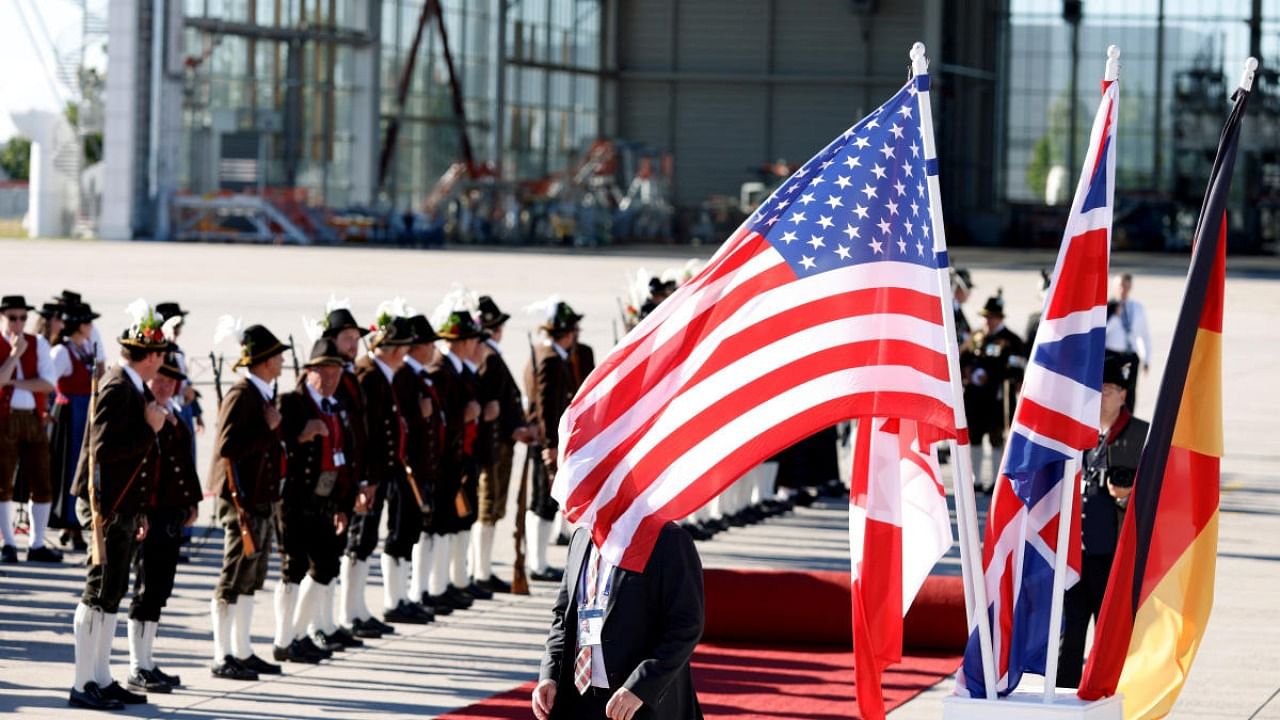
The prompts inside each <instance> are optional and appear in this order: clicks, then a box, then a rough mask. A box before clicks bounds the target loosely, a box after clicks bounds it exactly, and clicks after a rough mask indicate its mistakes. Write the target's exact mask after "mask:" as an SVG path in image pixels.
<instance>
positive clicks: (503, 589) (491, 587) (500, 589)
mask: <svg viewBox="0 0 1280 720" xmlns="http://www.w3.org/2000/svg"><path fill="white" fill-rule="evenodd" d="M476 584H477V585H479V586H480V587H482V588H484V589H485V590H488V591H489V592H491V593H494V594H497V593H509V592H511V583H509V582H506V581H505V580H503V579H502V578H500V577H498V576H497V575H490V576H489V579H488V580H481V581H479V582H477V583H476Z"/></svg>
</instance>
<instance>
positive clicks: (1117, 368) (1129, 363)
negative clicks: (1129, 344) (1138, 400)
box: [1102, 353, 1133, 388]
mask: <svg viewBox="0 0 1280 720" xmlns="http://www.w3.org/2000/svg"><path fill="white" fill-rule="evenodd" d="M1132 380H1133V357H1132V356H1128V355H1124V354H1121V353H1107V356H1106V358H1105V359H1104V360H1103V361H1102V382H1103V383H1111V384H1112V385H1119V386H1120V387H1122V388H1127V387H1129V383H1130V382H1132Z"/></svg>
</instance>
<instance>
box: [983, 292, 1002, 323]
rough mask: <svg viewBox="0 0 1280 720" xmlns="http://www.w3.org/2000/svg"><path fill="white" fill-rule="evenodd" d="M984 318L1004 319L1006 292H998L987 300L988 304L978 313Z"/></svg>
mask: <svg viewBox="0 0 1280 720" xmlns="http://www.w3.org/2000/svg"><path fill="white" fill-rule="evenodd" d="M978 314H979V315H981V316H982V317H992V316H994V317H1004V291H1003V290H999V289H997V290H996V294H995V295H992V296H991V297H989V298H987V304H986V305H983V306H982V309H981V310H979V311H978Z"/></svg>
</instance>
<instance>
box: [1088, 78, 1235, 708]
mask: <svg viewBox="0 0 1280 720" xmlns="http://www.w3.org/2000/svg"><path fill="white" fill-rule="evenodd" d="M1247 78H1249V79H1251V74H1249V75H1247ZM1243 84H1245V83H1242V85H1243ZM1248 96H1249V93H1248V90H1247V89H1245V88H1244V87H1242V88H1241V89H1239V90H1238V91H1237V92H1236V95H1235V107H1234V109H1233V110H1232V112H1231V117H1230V118H1229V119H1228V121H1227V124H1226V127H1224V128H1223V131H1222V138H1221V140H1220V141H1219V144H1218V155H1217V158H1216V159H1215V160H1214V165H1213V171H1212V173H1211V174H1210V176H1209V188H1208V191H1207V193H1206V195H1205V200H1204V205H1203V206H1202V207H1201V212H1200V221H1199V225H1198V227H1197V228H1196V235H1195V249H1194V251H1193V253H1192V257H1191V267H1190V270H1189V271H1188V273H1187V284H1186V289H1185V291H1184V293H1183V297H1182V310H1181V312H1180V314H1179V316H1178V324H1177V326H1176V328H1175V331H1174V336H1173V344H1172V346H1171V348H1170V350H1169V360H1168V365H1167V366H1166V369H1165V373H1164V378H1163V379H1162V381H1161V384H1160V393H1159V395H1158V396H1157V399H1156V410H1155V415H1154V417H1153V418H1152V422H1151V429H1150V431H1149V432H1148V434H1147V444H1146V446H1145V447H1144V448H1143V452H1142V459H1141V460H1140V461H1139V463H1138V471H1137V479H1136V480H1135V482H1134V488H1133V494H1132V496H1131V497H1130V502H1129V511H1128V512H1127V513H1126V515H1125V519H1124V526H1123V528H1122V529H1121V532H1120V542H1119V544H1118V545H1117V547H1116V557H1115V562H1114V564H1113V565H1112V568H1111V577H1110V579H1109V581H1108V584H1107V593H1106V596H1105V597H1104V599H1103V603H1102V612H1101V614H1100V615H1099V618H1098V626H1097V628H1096V630H1095V632H1094V645H1093V649H1092V651H1091V652H1090V654H1089V659H1088V662H1087V663H1086V664H1085V669H1084V678H1083V680H1082V681H1081V683H1080V689H1079V691H1078V694H1079V696H1080V697H1081V698H1083V699H1085V700H1096V699H1098V698H1101V697H1107V696H1110V695H1114V694H1116V692H1120V693H1123V694H1124V716H1125V718H1126V719H1132V718H1160V717H1164V716H1165V715H1168V714H1169V712H1170V710H1171V709H1172V708H1173V703H1174V701H1175V700H1177V698H1178V693H1179V692H1180V691H1181V690H1182V684H1183V683H1184V682H1185V681H1186V678H1187V673H1188V672H1189V671H1190V670H1191V662H1192V661H1193V660H1194V659H1195V656H1196V650H1197V649H1199V647H1200V639H1201V637H1202V636H1203V635H1204V629H1205V625H1206V624H1208V622H1209V611H1210V609H1211V607H1212V606H1213V581H1214V570H1215V564H1216V555H1217V548H1218V485H1219V470H1218V464H1219V461H1220V458H1221V457H1222V297H1223V286H1224V283H1225V273H1226V244H1227V237H1226V236H1227V219H1226V202H1227V194H1228V191H1229V190H1230V185H1231V173H1232V170H1233V169H1234V167H1235V155H1236V147H1237V144H1238V141H1239V137H1240V125H1241V119H1242V118H1243V117H1244V110H1245V105H1246V103H1247V102H1248Z"/></svg>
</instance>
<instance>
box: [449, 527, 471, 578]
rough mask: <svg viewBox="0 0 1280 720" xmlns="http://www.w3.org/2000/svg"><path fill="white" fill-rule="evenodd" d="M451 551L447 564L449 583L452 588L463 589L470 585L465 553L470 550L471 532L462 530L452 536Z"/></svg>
mask: <svg viewBox="0 0 1280 720" xmlns="http://www.w3.org/2000/svg"><path fill="white" fill-rule="evenodd" d="M450 550H451V551H452V552H451V553H450V554H451V556H452V557H451V558H450V562H449V581H450V582H451V583H453V585H454V587H458V588H465V587H467V586H468V585H470V584H471V573H470V571H469V570H468V568H467V553H468V551H470V550H471V531H470V530H463V531H462V532H460V533H456V534H455V535H454V536H453V542H452V547H451V548H450Z"/></svg>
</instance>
